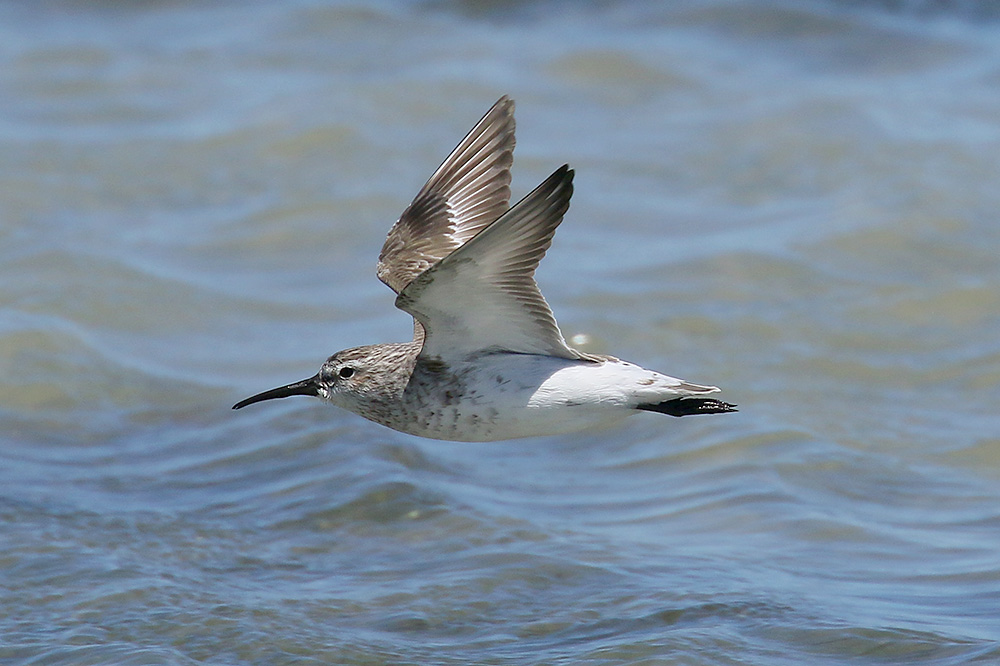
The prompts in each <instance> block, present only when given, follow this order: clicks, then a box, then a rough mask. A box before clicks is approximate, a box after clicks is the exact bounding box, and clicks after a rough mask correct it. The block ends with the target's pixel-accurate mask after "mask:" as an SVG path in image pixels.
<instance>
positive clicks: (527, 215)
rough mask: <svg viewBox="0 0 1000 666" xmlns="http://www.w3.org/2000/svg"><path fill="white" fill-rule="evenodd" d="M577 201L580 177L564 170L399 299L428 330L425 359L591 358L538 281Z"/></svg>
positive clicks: (398, 303) (412, 284) (418, 279)
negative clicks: (571, 339) (498, 355)
mask: <svg viewBox="0 0 1000 666" xmlns="http://www.w3.org/2000/svg"><path fill="white" fill-rule="evenodd" d="M572 194H573V172H572V171H571V170H570V169H569V167H568V166H563V167H561V168H559V169H558V170H556V172H555V173H553V174H552V175H551V176H549V177H548V179H546V180H545V182H543V183H542V184H541V185H539V186H538V187H537V188H535V190H534V191H533V192H531V193H530V194H529V195H528V196H526V197H525V198H524V199H522V200H521V201H520V202H518V203H517V205H515V206H514V207H513V208H511V209H510V210H508V211H507V212H506V213H504V214H503V215H502V216H501V217H500V218H499V219H497V220H496V221H494V222H493V223H492V224H490V225H489V226H487V227H486V228H485V229H483V230H482V231H480V232H479V234H477V235H476V236H475V237H474V238H472V240H469V241H467V242H466V243H465V244H464V245H462V246H460V247H459V248H458V249H456V250H455V251H453V252H452V253H451V254H449V255H448V256H446V257H444V258H443V259H441V260H440V261H439V262H437V263H436V264H434V265H433V266H432V267H430V268H428V269H427V270H426V271H424V272H423V273H421V274H420V275H419V276H417V277H416V278H415V279H413V281H411V282H410V283H409V284H408V285H407V286H406V287H405V288H404V289H403V290H402V291H401V292H400V293H399V296H398V297H397V298H396V307H398V308H400V309H401V310H405V311H406V312H409V313H410V314H411V315H413V317H414V319H415V320H416V321H417V322H419V324H421V325H422V326H423V328H424V329H425V332H426V338H425V339H424V345H423V348H422V350H421V352H420V354H421V356H422V357H424V358H434V357H439V358H454V357H456V356H465V355H468V354H470V353H474V352H476V351H485V350H489V351H501V350H502V351H509V352H517V353H523V354H544V355H549V356H559V357H562V358H569V359H580V358H586V357H585V356H584V355H582V354H581V353H579V352H577V351H575V350H573V349H571V348H570V347H569V346H568V345H567V344H566V340H565V339H564V338H563V336H562V333H560V332H559V326H558V325H557V324H556V320H555V317H554V316H553V315H552V310H551V309H550V308H549V305H548V303H546V302H545V299H544V298H543V297H542V293H541V292H540V291H539V289H538V285H537V284H536V283H535V279H534V273H535V268H537V267H538V262H539V261H541V259H542V257H543V256H545V251H546V250H547V249H548V248H549V245H550V244H551V243H552V236H553V234H554V233H555V230H556V227H558V226H559V223H560V222H562V218H563V215H564V214H565V213H566V210H567V209H568V208H569V199H570V196H571V195H572Z"/></svg>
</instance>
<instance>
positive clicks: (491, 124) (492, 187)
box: [378, 96, 514, 294]
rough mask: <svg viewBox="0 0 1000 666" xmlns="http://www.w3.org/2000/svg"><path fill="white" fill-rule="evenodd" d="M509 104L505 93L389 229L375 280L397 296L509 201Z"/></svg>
mask: <svg viewBox="0 0 1000 666" xmlns="http://www.w3.org/2000/svg"><path fill="white" fill-rule="evenodd" d="M513 160H514V102H513V100H511V99H509V98H508V97H506V96H504V97H501V98H500V99H499V101H497V103H496V104H494V105H493V108H491V109H490V110H489V112H487V114H486V115H485V116H483V118H482V120H480V121H479V122H478V123H477V124H476V126H475V127H473V128H472V131H470V132H469V133H468V135H466V137H465V138H464V139H462V141H461V143H459V144H458V146H456V147H455V150H453V151H452V152H451V154H450V155H449V156H448V158H447V159H445V161H444V162H442V163H441V166H439V167H438V168H437V171H435V172H434V175H432V176H431V177H430V179H429V180H428V181H427V183H426V184H425V185H424V186H423V188H421V190H420V192H419V193H418V194H417V196H416V197H415V198H414V199H413V202H412V203H410V205H409V206H407V208H406V210H404V211H403V214H402V215H400V216H399V219H398V220H396V223H395V224H394V225H392V228H391V229H390V230H389V235H388V236H387V237H386V239H385V244H384V245H383V246H382V252H381V254H379V257H378V278H379V279H380V280H382V282H384V283H386V284H387V285H389V287H391V288H392V290H393V291H395V292H396V293H397V294H398V293H400V292H401V291H403V289H405V288H406V285H408V284H410V282H412V281H413V279H414V278H415V277H417V276H418V275H420V274H421V273H423V272H424V271H425V270H427V269H428V268H430V267H431V266H433V265H434V264H436V263H437V262H439V261H441V260H442V259H444V258H445V257H447V256H448V255H449V254H451V253H452V252H454V251H455V250H456V249H458V248H459V247H461V246H462V245H463V244H464V243H465V242H466V241H468V240H469V239H470V238H472V237H473V236H475V235H476V234H477V233H479V232H480V231H481V230H482V229H483V228H484V227H486V226H487V225H488V224H489V223H490V222H493V221H494V220H496V219H497V218H498V217H500V216H501V215H503V214H504V211H506V210H507V207H508V205H509V203H510V167H511V164H512V163H513Z"/></svg>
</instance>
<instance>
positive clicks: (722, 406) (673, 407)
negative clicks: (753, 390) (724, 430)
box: [636, 398, 739, 416]
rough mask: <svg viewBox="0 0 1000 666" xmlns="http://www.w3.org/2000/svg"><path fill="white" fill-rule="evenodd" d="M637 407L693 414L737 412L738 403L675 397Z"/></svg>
mask: <svg viewBox="0 0 1000 666" xmlns="http://www.w3.org/2000/svg"><path fill="white" fill-rule="evenodd" d="M636 409H643V410H645V411H647V412H659V413H660V414H667V415H669V416H691V415H692V414H725V413H726V412H737V411H739V410H738V409H736V405H731V404H729V403H728V402H722V401H721V400H716V399H715V398H674V399H673V400H664V401H663V402H657V403H647V404H645V405H639V406H637V407H636Z"/></svg>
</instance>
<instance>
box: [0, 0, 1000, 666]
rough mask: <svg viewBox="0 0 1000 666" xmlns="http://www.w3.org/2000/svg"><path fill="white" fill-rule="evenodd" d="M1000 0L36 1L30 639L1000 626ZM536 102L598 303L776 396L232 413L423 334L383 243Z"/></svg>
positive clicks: (563, 246) (24, 572)
mask: <svg viewBox="0 0 1000 666" xmlns="http://www.w3.org/2000/svg"><path fill="white" fill-rule="evenodd" d="M998 7H1000V6H998V5H997V4H996V3H994V2H991V1H988V0H981V1H976V0H967V1H962V0H955V1H954V2H947V1H946V0H937V1H935V0H924V1H919V0H915V1H913V2H907V1H905V0H898V1H897V0H884V1H874V0H873V1H870V2H869V1H862V0H857V1H837V0H798V1H793V0H789V1H787V2H781V1H773V2H771V1H763V2H750V1H741V0H683V1H680V2H674V3H662V2H655V1H652V0H648V1H647V0H620V1H612V0H608V1H601V2H596V1H595V2H568V1H566V2H526V1H525V2H516V1H511V2H452V1H447V0H443V1H439V2H418V1H410V2H407V1H404V0H398V1H393V0H385V1H381V2H349V1H344V2H313V1H309V0H292V1H289V2H283V3H265V2H255V1H251V2H227V1H223V2H212V3H207V2H206V3H196V2H181V1H176V2H167V1H163V2H160V1H147V2H131V3H122V2H95V1H89V2H88V1H83V0H77V1H61V2H60V1H54V2H44V3H41V2H39V3H15V2H7V3H3V4H2V5H0V609H2V612H0V661H2V662H3V663H5V664H15V665H19V666H20V665H28V664H31V665H40V664H45V665H55V664H59V665H62V664H112V663H113V664H179V665H188V664H334V663H336V664H582V663H586V664H602V665H604V664H695V665H697V664H741V665H742V664H762V665H763V664H767V665H783V664H788V665H792V664H794V665H799V664H838V665H842V664H937V665H943V664H967V663H996V662H998V661H1000V621H998V620H1000V618H998V615H1000V611H998V609H1000V557H998V551H1000V409H998V404H1000V264H998V251H1000V224H998V219H997V218H998V209H1000V187H998V181H1000V165H998V155H1000V8H998ZM503 94H509V95H511V96H512V97H513V98H514V99H516V100H517V104H518V107H517V108H518V111H517V121H518V148H517V150H516V152H515V168H514V182H513V193H514V194H513V196H514V198H515V199H517V198H519V197H520V196H522V195H523V194H525V193H526V192H528V191H529V190H530V189H531V188H532V187H534V186H535V185H536V184H537V183H538V182H540V181H541V180H542V179H543V178H544V177H545V176H546V175H548V173H550V172H551V171H552V170H553V169H555V168H556V167H558V166H559V165H561V164H563V163H565V162H568V163H569V164H570V165H571V166H573V167H574V168H575V169H576V170H577V178H576V194H575V196H574V199H573V205H572V207H571V209H570V212H569V214H568V216H567V218H566V221H565V223H564V224H563V226H562V227H561V228H560V231H559V233H558V234H557V235H556V239H555V244H554V246H553V248H552V249H551V251H550V252H549V255H548V257H547V258H546V260H545V261H544V262H543V263H542V266H541V268H540V270H539V272H538V279H539V282H540V284H541V286H542V289H543V291H544V292H545V294H546V297H547V298H548V300H549V302H550V303H551V304H552V307H553V309H554V311H555V313H556V316H557V317H558V318H559V321H560V324H561V326H562V328H563V331H564V333H565V334H566V336H567V337H572V338H573V339H574V340H577V341H579V342H580V344H581V345H582V346H583V347H584V348H585V349H587V350H590V351H596V352H606V353H613V354H615V355H618V356H621V357H623V358H627V359H630V360H633V361H635V362H637V363H640V364H642V365H644V366H647V367H650V368H655V369H658V370H660V371H663V372H666V373H669V374H673V375H676V376H679V377H683V378H685V379H689V380H691V381H695V382H701V383H709V384H716V385H718V386H721V387H723V389H724V393H723V398H724V399H725V400H729V401H731V402H736V403H738V404H739V405H740V408H741V411H740V412H739V413H738V414H730V415H725V416H716V417H704V418H685V419H671V418H666V417H661V416H659V415H652V414H650V415H641V416H637V417H635V418H633V419H631V420H630V421H628V422H627V423H626V424H625V425H624V426H623V427H621V428H618V429H615V430H612V431H602V432H588V433H581V434H579V435H573V436H565V437H553V438H545V439H533V440H523V441H515V442H503V443H490V444H455V443H447V442H435V441H430V440H422V439H418V438H414V437H410V436H406V435H403V434H400V433H396V432H393V431H390V430H387V429H385V428H382V427H380V426H377V425H375V424H372V423H369V422H367V421H365V420H363V419H361V418H359V417H357V416H354V415H352V414H349V413H347V412H342V411H339V410H336V409H333V408H330V407H327V406H324V405H322V404H320V403H319V402H318V401H315V400H306V399H290V400H285V401H278V402H271V403H267V404H263V405H259V406H255V407H253V408H250V409H247V410H244V411H240V412H232V411H230V406H231V405H232V404H233V403H234V402H235V401H237V400H238V399H241V398H243V397H246V396H248V395H250V394H251V393H255V392H257V391H260V390H263V389H267V388H270V387H272V386H276V385H279V384H284V383H287V382H290V381H294V380H298V379H301V378H303V377H307V376H310V375H312V374H313V373H315V372H316V369H317V368H318V367H319V364H320V363H321V362H322V361H323V359H325V358H326V356H327V355H329V354H331V353H333V352H334V351H337V350H339V349H343V348H345V347H350V346H354V345H358V344H365V343H374V342H386V341H395V340H404V339H408V337H409V335H410V321H409V318H408V317H407V316H406V315H405V314H403V313H401V312H399V311H397V310H395V309H394V308H393V305H392V303H393V295H392V293H391V292H390V291H389V290H388V289H387V288H386V287H385V286H384V285H382V284H381V283H379V282H378V281H377V279H376V278H375V270H374V269H375V260H376V257H377V255H378V252H379V249H380V247H381V244H382V241H383V239H384V237H385V233H386V232H387V231H388V229H389V226H390V225H391V224H392V222H393V221H394V220H395V219H396V217H397V216H398V215H399V213H400V212H401V211H402V210H403V208H404V207H405V206H406V204H407V203H408V202H409V200H410V199H411V197H412V196H413V195H414V194H415V193H416V192H417V190H418V189H419V187H420V186H421V185H422V184H423V182H424V180H425V179H426V178H427V177H428V176H429V175H430V174H431V173H432V171H433V170H434V168H435V167H436V166H437V165H438V163H439V162H440V161H441V160H442V159H443V158H444V157H445V156H446V155H447V154H448V152H449V151H450V150H451V148H452V147H453V146H454V145H455V144H456V143H457V142H458V141H459V140H460V139H461V137H462V136H463V135H464V134H465V132H466V131H468V130H469V129H470V128H471V127H472V126H473V124H474V123H475V122H476V121H477V120H478V119H479V118H480V117H481V116H482V114H483V113H485V112H486V111H487V109H489V107H490V105H491V104H493V102H494V101H495V100H496V99H497V98H498V97H500V96H501V95H503ZM574 336H575V337H574Z"/></svg>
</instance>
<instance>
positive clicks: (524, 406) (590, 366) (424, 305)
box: [233, 96, 736, 441]
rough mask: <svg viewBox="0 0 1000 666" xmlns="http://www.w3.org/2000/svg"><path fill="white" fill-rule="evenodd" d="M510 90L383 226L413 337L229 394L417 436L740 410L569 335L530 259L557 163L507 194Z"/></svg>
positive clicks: (564, 174)
mask: <svg viewBox="0 0 1000 666" xmlns="http://www.w3.org/2000/svg"><path fill="white" fill-rule="evenodd" d="M513 151H514V102H513V101H512V100H511V99H509V98H508V97H506V96H505V97H502V98H500V100H499V101H498V102H497V103H496V104H494V105H493V108H491V109H490V110H489V112H488V113H487V114H486V115H485V116H483V118H482V120H480V121H479V122H478V123H477V124H476V126H475V127H473V128H472V131H470V132H469V134H468V135H467V136H466V137H465V138H464V139H462V141H461V143H459V144H458V146H457V147H456V148H455V149H454V150H453V151H452V152H451V154H450V155H449V156H448V158H447V159H446V160H445V161H444V162H443V163H442V164H441V166H439V167H438V169H437V171H435V172H434V174H433V175H432V176H431V177H430V179H429V180H428V181H427V183H426V184H425V185H424V186H423V188H422V189H421V190H420V192H419V193H418V194H417V196H416V198H415V199H414V200H413V202H412V203H411V204H410V205H409V206H408V207H407V208H406V210H404V211H403V214H402V215H401V216H400V217H399V219H398V220H397V221H396V223H395V224H394V225H393V226H392V228H391V229H390V230H389V235H388V237H387V238H386V240H385V245H383V247H382V252H381V254H380V255H379V259H378V277H379V279H380V280H381V281H382V282H384V283H385V284H387V285H388V286H389V287H390V288H391V289H392V290H393V291H395V292H396V294H397V295H396V307H398V308H399V309H401V310H403V311H405V312H407V313H409V314H410V315H412V316H413V340H411V341H410V342H401V343H387V344H376V345H366V346H363V347H354V348H352V349H345V350H344V351H340V352H337V353H336V354H334V355H333V356H331V357H329V358H328V359H327V360H326V361H325V362H324V363H323V365H322V366H321V367H320V370H319V372H318V373H317V374H315V375H314V376H312V377H310V378H309V379H304V380H302V381H299V382H295V383H292V384H288V385H287V386H281V387H279V388H275V389H271V390H269V391H264V392H263V393H259V394H257V395H254V396H252V397H249V398H247V399H245V400H242V401H240V402H238V403H236V405H234V406H233V409H241V408H243V407H246V406H247V405H251V404H253V403H256V402H261V401H263V400H271V399H274V398H286V397H289V396H294V395H307V396H314V397H318V398H320V399H322V400H324V401H326V402H329V403H332V404H334V405H336V406H338V407H342V408H344V409H347V410H349V411H351V412H354V413H355V414H358V415H360V416H363V417H365V418H366V419H369V420H371V421H374V422H376V423H380V424H382V425H384V426H388V427H390V428H393V429H395V430H399V431H402V432H405V433H410V434H413V435H419V436H421V437H430V438H434V439H444V440H455V441H494V440H503V439H514V438H519V437H533V436H538V435H554V434H561V433H568V432H575V431H580V430H587V429H591V428H597V427H604V426H607V425H610V424H613V423H615V422H617V421H619V420H621V419H623V418H625V417H627V416H629V415H631V414H635V413H638V412H640V411H647V412H659V413H661V414H668V415H670V416H688V415H692V414H716V413H722V412H733V411H736V406H735V405H731V404H729V403H726V402H722V401H721V400H717V399H715V398H710V397H707V396H708V395H710V394H713V393H716V392H718V391H719V389H718V388H716V387H714V386H702V385H699V384H692V383H691V382H687V381H684V380H682V379H676V378H674V377H670V376H667V375H663V374H660V373H658V372H654V371H653V370H646V369H645V368H642V367H640V366H638V365H635V364H633V363H629V362H627V361H622V360H619V359H617V358H614V357H612V356H603V355H597V354H587V353H584V352H581V351H578V350H576V349H573V348H572V347H570V346H569V345H568V344H567V343H566V340H565V338H563V335H562V333H561V332H560V331H559V326H558V325H557V324H556V320H555V317H554V316H553V314H552V310H551V309H550V308H549V305H548V303H546V302H545V299H544V298H543V297H542V293H541V291H539V289H538V285H537V284H536V283H535V279H534V273H535V269H536V268H537V266H538V263H539V262H540V261H541V259H542V257H543V256H544V255H545V251H546V250H548V248H549V245H550V244H551V243H552V236H553V234H555V230H556V227H558V226H559V223H560V222H562V219H563V215H564V214H565V213H566V211H567V209H568V208H569V200H570V196H571V195H572V193H573V171H572V170H571V169H570V168H569V167H568V166H566V165H564V166H562V167H560V168H558V169H556V171H555V172H554V173H553V174H552V175H551V176H549V177H548V178H547V179H546V180H545V181H544V182H543V183H542V184H541V185H539V186H538V187H536V188H535V189H534V190H533V191H532V192H531V193H530V194H528V195H527V196H526V197H524V198H523V199H521V201H519V202H518V203H516V204H515V205H514V206H513V207H510V206H509V201H510V168H511V165H512V163H513Z"/></svg>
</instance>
